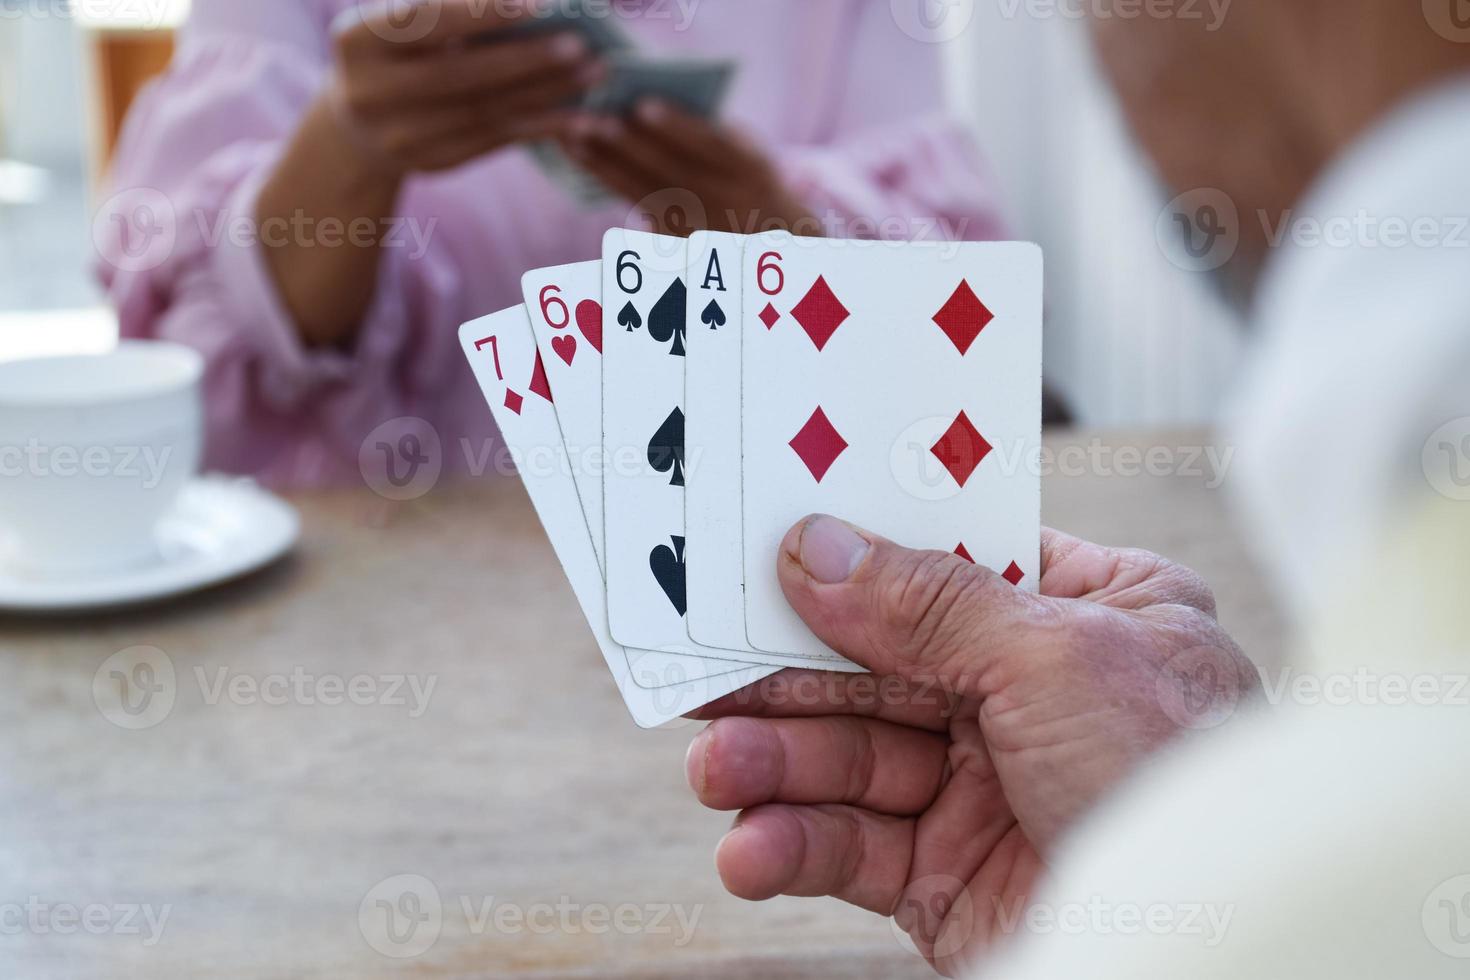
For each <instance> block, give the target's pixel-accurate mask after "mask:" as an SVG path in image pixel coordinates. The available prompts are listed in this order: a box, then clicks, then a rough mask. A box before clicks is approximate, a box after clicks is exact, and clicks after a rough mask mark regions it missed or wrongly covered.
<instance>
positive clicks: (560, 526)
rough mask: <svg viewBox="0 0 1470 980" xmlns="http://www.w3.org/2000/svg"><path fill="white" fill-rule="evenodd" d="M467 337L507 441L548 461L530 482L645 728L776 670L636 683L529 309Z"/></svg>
mask: <svg viewBox="0 0 1470 980" xmlns="http://www.w3.org/2000/svg"><path fill="white" fill-rule="evenodd" d="M459 337H460V345H461V347H462V348H463V349H464V352H465V356H466V357H467V358H468V359H469V361H470V365H471V367H472V368H473V370H474V373H475V378H476V380H477V381H478V382H479V384H480V388H481V390H482V392H483V393H484V395H485V398H486V401H487V402H488V403H489V405H490V407H491V411H492V413H493V414H494V416H495V421H496V424H497V425H498V427H499V429H500V432H501V436H502V438H503V439H504V440H505V444H506V446H507V447H508V448H509V449H511V450H512V452H513V453H514V454H515V456H516V458H517V462H518V464H519V463H521V461H526V460H531V459H536V460H539V461H540V462H539V463H537V464H536V465H521V466H520V472H521V479H522V482H523V483H524V484H525V486H526V490H527V492H528V493H529V495H530V497H531V503H532V505H533V506H534V507H535V508H536V513H537V515H538V516H539V517H540V519H541V523H542V525H543V526H544V527H545V529H546V533H547V536H548V537H549V538H550V540H551V545H552V548H553V549H554V550H555V551H556V555H557V558H558V559H559V560H560V561H561V563H562V567H563V568H564V569H565V571H566V574H567V578H568V580H569V581H570V582H571V586H572V591H573V593H574V594H575V595H576V598H577V602H578V604H579V605H580V606H581V607H582V612H583V614H584V615H585V616H586V618H587V623H588V625H589V626H590V627H591V628H592V633H593V636H594V638H595V640H596V641H597V645H598V648H599V649H600V651H601V653H602V657H603V660H604V662H605V663H606V665H607V668H608V670H609V671H611V672H612V675H613V679H614V681H615V682H616V684H617V687H618V691H619V693H620V694H621V695H622V697H623V701H624V703H625V704H626V705H627V708H628V711H629V712H630V713H631V714H632V716H633V720H634V721H635V722H637V724H639V725H640V726H642V727H645V728H648V727H652V726H655V725H659V724H663V723H664V722H667V721H670V720H672V719H674V718H677V717H679V716H680V715H683V714H686V713H687V712H689V711H692V710H694V709H695V708H696V707H698V706H700V705H702V704H706V703H708V702H709V701H711V700H714V699H716V698H719V697H722V696H724V695H725V694H728V693H730V692H731V691H734V690H738V689H739V688H741V687H744V686H745V685H747V684H750V683H753V682H754V681H756V680H759V679H760V678H761V677H762V676H764V675H765V674H766V673H769V671H768V670H766V669H764V668H750V669H746V670H743V671H738V672H735V673H729V674H724V675H722V676H720V677H708V678H702V679H698V680H693V681H690V682H688V683H686V684H681V685H675V686H671V687H663V688H659V689H657V690H648V689H644V688H641V687H639V686H638V685H637V684H635V683H634V682H633V679H632V677H631V674H630V672H629V666H628V659H627V655H626V652H625V651H624V650H623V649H622V648H621V647H619V646H618V645H617V644H616V643H614V642H613V640H612V638H611V636H609V635H608V631H607V626H606V623H607V620H606V617H605V615H604V605H603V603H604V591H603V583H602V576H601V574H600V573H599V571H598V566H597V557H596V553H595V552H594V550H593V548H592V538H591V536H590V535H589V534H588V532H587V526H586V522H585V520H584V518H583V516H582V509H581V506H580V502H579V500H578V497H577V489H576V484H575V482H574V481H573V479H572V477H571V475H570V472H569V471H568V469H567V467H566V466H565V465H564V464H565V459H564V456H565V447H564V446H563V444H562V439H561V432H560V429H559V427H558V425H557V420H556V415H555V412H554V409H553V401H552V393H551V388H550V385H549V383H548V381H547V377H546V372H545V370H544V367H545V365H544V364H543V363H542V361H541V359H540V357H539V356H538V354H537V349H536V343H535V338H534V336H533V334H532V331H531V324H530V321H529V319H528V318H527V315H526V310H525V308H524V307H522V306H516V307H513V308H511V309H508V310H502V311H501V312H499V313H494V314H491V315H490V316H487V317H483V318H481V319H479V320H474V321H472V322H470V323H466V324H465V325H464V326H462V327H461V328H460V333H459ZM528 652H533V651H528Z"/></svg>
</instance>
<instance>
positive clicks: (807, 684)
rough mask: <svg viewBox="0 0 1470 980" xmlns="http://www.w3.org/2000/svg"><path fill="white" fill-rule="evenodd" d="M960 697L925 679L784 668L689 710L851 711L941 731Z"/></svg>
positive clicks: (717, 714) (769, 714) (709, 715)
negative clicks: (919, 680) (917, 681)
mask: <svg viewBox="0 0 1470 980" xmlns="http://www.w3.org/2000/svg"><path fill="white" fill-rule="evenodd" d="M959 704H960V699H959V697H958V696H957V695H955V694H954V693H953V692H951V691H948V690H946V689H945V688H944V687H943V686H941V685H939V684H937V683H934V682H933V681H932V680H926V681H922V682H919V683H910V682H909V681H907V680H905V679H903V678H901V677H891V676H890V677H878V676H876V675H874V674H839V673H836V672H834V671H830V670H783V671H780V672H779V673H775V674H772V675H771V676H769V677H766V678H763V679H761V680H760V681H757V682H756V683H754V684H751V685H749V686H748V687H743V688H741V689H740V690H738V691H734V692H732V693H730V694H727V695H725V696H724V697H722V698H720V699H719V700H717V701H712V702H710V703H709V704H706V705H704V706H703V707H701V708H699V709H697V710H695V711H692V712H690V714H689V717H691V718H696V719H700V720H703V721H710V720H713V719H715V718H725V717H730V716H746V717H752V718H814V717H821V716H826V715H852V716H855V717H859V718H876V719H881V720H883V721H888V722H892V723H893V724H896V725H907V726H909V727H910V728H921V729H923V730H925V731H930V732H943V731H945V730H947V729H948V728H949V722H950V718H952V717H953V716H954V714H955V711H956V710H957V709H958V707H959Z"/></svg>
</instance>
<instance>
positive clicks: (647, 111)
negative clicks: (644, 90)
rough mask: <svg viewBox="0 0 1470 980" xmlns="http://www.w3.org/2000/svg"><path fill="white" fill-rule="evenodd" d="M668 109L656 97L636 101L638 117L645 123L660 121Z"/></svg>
mask: <svg viewBox="0 0 1470 980" xmlns="http://www.w3.org/2000/svg"><path fill="white" fill-rule="evenodd" d="M667 114H668V110H667V109H666V108H665V107H664V104H663V103H662V102H660V101H659V100H658V99H644V100H643V101H641V102H639V103H638V118H639V119H642V120H643V121H644V122H647V123H657V122H662V121H663V118H664V116H665V115H667Z"/></svg>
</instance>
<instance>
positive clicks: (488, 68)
mask: <svg viewBox="0 0 1470 980" xmlns="http://www.w3.org/2000/svg"><path fill="white" fill-rule="evenodd" d="M591 64H593V62H591V60H590V57H589V55H588V52H587V46H586V43H585V42H584V41H583V40H582V39H581V38H580V37H578V36H577V35H575V34H559V35H555V36H553V37H547V38H537V39H535V40H528V41H518V42H515V43H513V44H497V45H491V46H488V47H474V48H467V49H465V50H463V51H447V52H443V53H442V54H435V55H432V56H428V57H423V58H414V59H411V60H403V61H387V62H384V61H375V62H372V63H371V64H369V65H366V66H360V69H359V72H358V74H359V77H361V78H362V81H361V84H360V85H358V86H356V88H355V90H354V105H355V106H357V105H359V104H360V106H361V108H362V110H363V111H364V112H373V111H391V110H393V109H394V108H396V107H400V106H405V105H408V106H421V105H424V104H429V103H442V102H453V101H457V102H463V101H468V100H472V99H480V100H486V101H488V100H492V99H499V98H504V97H506V96H508V95H510V94H511V91H512V90H514V89H515V88H517V87H520V86H529V85H538V84H543V83H546V82H556V81H565V80H567V79H569V78H577V77H579V74H580V75H581V76H583V77H585V76H586V74H587V73H588V72H589V71H591V69H590V65H591ZM584 84H587V83H585V82H584Z"/></svg>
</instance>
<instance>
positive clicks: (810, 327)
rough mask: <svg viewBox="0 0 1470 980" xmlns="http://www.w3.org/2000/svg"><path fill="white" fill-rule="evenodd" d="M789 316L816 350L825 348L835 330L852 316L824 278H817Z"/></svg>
mask: <svg viewBox="0 0 1470 980" xmlns="http://www.w3.org/2000/svg"><path fill="white" fill-rule="evenodd" d="M791 315H792V317H794V318H795V319H796V322H797V323H799V324H801V329H803V330H805V331H806V335H807V336H808V337H810V338H811V339H812V343H814V344H816V345H817V350H821V349H822V348H824V347H826V346H827V341H829V340H831V339H832V335H833V334H834V333H836V332H837V328H838V327H840V326H842V325H843V324H844V323H846V322H847V318H848V317H849V316H851V315H852V314H851V313H849V312H847V307H845V306H843V305H842V302H841V301H840V300H839V299H838V298H837V294H836V293H834V292H832V287H831V286H829V285H827V279H826V277H824V276H817V281H816V282H815V283H813V284H812V288H811V289H809V290H807V294H806V295H805V296H803V297H802V298H801V302H800V303H797V304H796V305H795V306H794V307H792V308H791Z"/></svg>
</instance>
